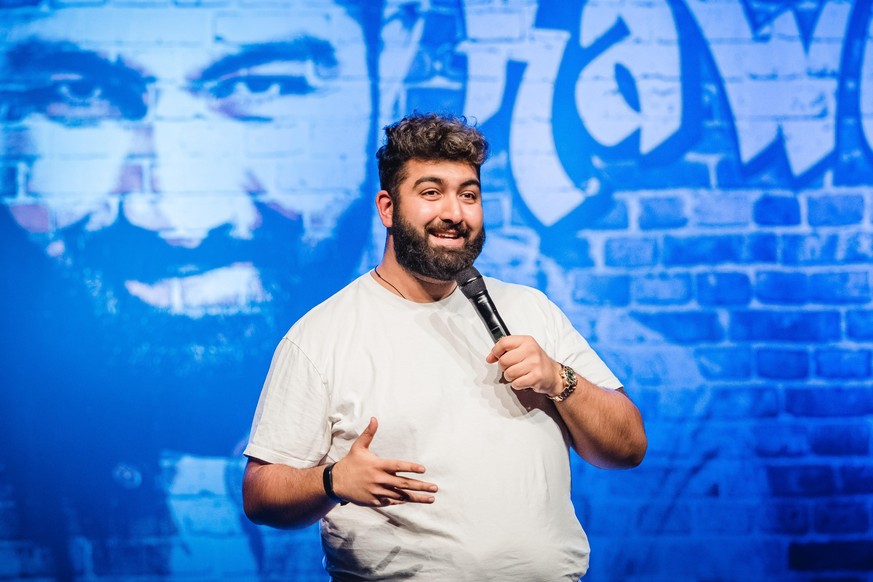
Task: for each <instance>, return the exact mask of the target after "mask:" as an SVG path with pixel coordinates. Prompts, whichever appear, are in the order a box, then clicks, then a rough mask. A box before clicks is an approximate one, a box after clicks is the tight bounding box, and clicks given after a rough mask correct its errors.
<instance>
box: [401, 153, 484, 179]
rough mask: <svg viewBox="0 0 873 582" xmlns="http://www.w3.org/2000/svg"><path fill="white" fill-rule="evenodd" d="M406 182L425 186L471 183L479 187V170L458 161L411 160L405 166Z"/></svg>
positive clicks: (467, 163)
mask: <svg viewBox="0 0 873 582" xmlns="http://www.w3.org/2000/svg"><path fill="white" fill-rule="evenodd" d="M403 176H404V180H403V181H404V182H406V183H408V184H423V183H426V182H441V181H451V182H465V183H466V182H470V181H473V180H475V181H476V185H478V180H479V170H478V168H476V166H475V165H473V164H471V163H469V162H463V161H457V160H423V159H417V158H415V159H411V160H409V161H407V162H406V163H405V164H404V165H403Z"/></svg>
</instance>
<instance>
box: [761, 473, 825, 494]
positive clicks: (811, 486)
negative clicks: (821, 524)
mask: <svg viewBox="0 0 873 582" xmlns="http://www.w3.org/2000/svg"><path fill="white" fill-rule="evenodd" d="M767 481H768V482H769V484H770V490H771V492H772V493H773V495H775V496H777V497H817V496H822V495H833V494H834V493H835V492H836V490H837V485H836V478H835V475H834V469H833V468H832V467H830V466H828V465H771V466H769V467H767Z"/></svg>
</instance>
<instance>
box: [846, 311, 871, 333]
mask: <svg viewBox="0 0 873 582" xmlns="http://www.w3.org/2000/svg"><path fill="white" fill-rule="evenodd" d="M846 335H847V336H848V337H849V338H851V339H854V340H873V310H855V311H848V312H846Z"/></svg>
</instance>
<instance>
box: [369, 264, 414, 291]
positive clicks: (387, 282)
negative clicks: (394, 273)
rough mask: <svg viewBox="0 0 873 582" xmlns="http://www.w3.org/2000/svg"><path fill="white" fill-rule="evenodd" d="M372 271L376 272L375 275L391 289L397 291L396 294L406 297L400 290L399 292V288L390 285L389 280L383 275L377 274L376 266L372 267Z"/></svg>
mask: <svg viewBox="0 0 873 582" xmlns="http://www.w3.org/2000/svg"><path fill="white" fill-rule="evenodd" d="M373 271H374V272H375V273H376V276H377V277H379V278H380V279H382V280H383V281H385V283H386V284H387V285H388V286H390V287H391V288H392V289H394V290H395V291H397V294H398V295H400V296H401V297H403V298H404V299H406V295H404V294H403V293H401V292H400V289H398V288H397V287H395V286H394V285H392V284H391V281H389V280H388V279H386V278H385V277H383V276H382V275H380V274H379V269H378V268H377V267H373Z"/></svg>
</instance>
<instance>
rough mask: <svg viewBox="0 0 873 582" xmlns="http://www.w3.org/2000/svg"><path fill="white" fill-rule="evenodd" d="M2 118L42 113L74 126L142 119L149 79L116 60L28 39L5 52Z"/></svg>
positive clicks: (0, 75) (0, 72)
mask: <svg viewBox="0 0 873 582" xmlns="http://www.w3.org/2000/svg"><path fill="white" fill-rule="evenodd" d="M4 65H5V66H3V67H2V68H0V83H2V85H3V86H4V87H9V88H11V89H10V90H8V91H0V116H2V118H3V119H7V120H21V119H23V118H25V117H27V116H28V115H31V114H42V115H45V116H46V117H48V118H50V119H52V120H53V121H56V122H59V123H64V124H70V125H76V124H80V123H88V122H93V121H98V120H101V119H131V120H136V119H141V118H142V117H144V116H145V113H146V108H147V100H146V98H147V89H148V85H149V83H150V82H152V79H150V78H147V77H145V76H144V75H143V74H142V73H141V72H140V71H138V70H136V69H134V68H132V67H130V66H128V65H127V64H126V63H125V62H124V61H122V60H120V59H114V60H113V59H110V58H107V57H106V56H105V55H101V54H98V53H96V52H93V51H89V50H84V49H82V48H80V47H78V46H75V45H73V44H71V43H66V42H46V41H43V40H38V39H35V40H29V41H26V42H23V43H21V44H18V45H15V46H13V47H12V48H10V49H9V50H8V52H7V53H6V54H5V61H4Z"/></svg>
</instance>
